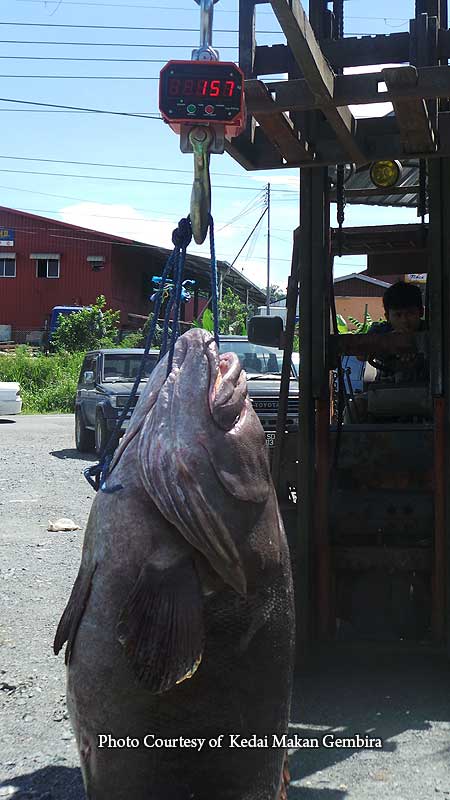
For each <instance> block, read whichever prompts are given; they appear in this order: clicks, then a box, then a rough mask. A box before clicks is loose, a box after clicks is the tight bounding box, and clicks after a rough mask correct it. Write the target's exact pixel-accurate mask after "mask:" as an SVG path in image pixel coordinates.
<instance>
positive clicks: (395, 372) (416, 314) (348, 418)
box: [344, 281, 429, 423]
mask: <svg viewBox="0 0 450 800" xmlns="http://www.w3.org/2000/svg"><path fill="white" fill-rule="evenodd" d="M383 306H384V313H385V317H386V319H385V320H384V321H383V322H374V323H373V324H372V325H371V327H370V328H369V331H368V333H371V334H386V333H420V332H423V331H426V330H427V324H426V322H425V320H424V319H423V313H424V307H423V301H422V293H421V291H420V288H419V287H418V286H415V285H414V284H411V283H404V282H403V281H399V282H398V283H394V284H393V285H392V286H389V288H388V289H386V291H385V293H384V296H383ZM361 360H362V359H361ZM368 363H369V364H371V365H372V366H373V367H375V368H376V370H377V372H376V377H375V379H374V380H375V382H376V383H382V384H383V385H385V386H386V384H388V385H391V386H392V384H395V385H397V386H398V385H399V384H401V385H403V386H405V385H408V384H409V385H412V384H422V385H423V384H424V383H426V382H427V381H428V376H429V365H428V362H427V361H426V359H425V358H424V355H423V353H411V354H406V355H405V354H403V355H400V354H399V353H396V354H393V355H389V356H384V357H383V358H374V357H372V358H371V357H370V356H369V358H368ZM374 388H375V387H374ZM386 397H387V396H386ZM390 397H392V395H390ZM399 399H400V398H399ZM369 411H370V409H369V407H368V393H367V392H363V393H361V394H359V395H356V396H353V398H352V399H351V401H350V402H348V403H347V407H346V410H345V414H344V422H350V423H351V422H366V421H367V420H368V413H369ZM392 412H393V414H392V417H396V416H397V414H396V412H395V410H394V409H392ZM381 416H386V414H385V413H384V412H383V413H382V414H381Z"/></svg>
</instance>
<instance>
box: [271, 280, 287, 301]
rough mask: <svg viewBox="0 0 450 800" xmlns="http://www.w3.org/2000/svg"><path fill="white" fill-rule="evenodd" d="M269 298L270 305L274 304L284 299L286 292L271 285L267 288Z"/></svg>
mask: <svg viewBox="0 0 450 800" xmlns="http://www.w3.org/2000/svg"><path fill="white" fill-rule="evenodd" d="M269 297H270V302H271V303H276V301H277V300H282V299H283V298H285V297H286V292H283V290H282V288H281V287H280V286H277V285H276V284H271V285H270V286H269Z"/></svg>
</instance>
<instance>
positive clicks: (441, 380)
mask: <svg viewBox="0 0 450 800" xmlns="http://www.w3.org/2000/svg"><path fill="white" fill-rule="evenodd" d="M261 5H263V6H264V7H265V6H270V7H271V8H272V10H273V13H274V15H275V17H276V19H277V20H278V23H279V25H280V27H281V30H282V32H283V34H284V38H285V41H284V42H282V43H280V44H276V45H272V46H265V45H258V44H257V41H256V34H255V19H256V10H257V9H259V8H260V7H261ZM331 6H332V8H331ZM239 16H240V26H239V45H240V60H239V65H240V68H241V70H242V71H243V72H244V75H245V96H246V110H247V122H246V128H245V130H244V131H243V132H242V133H241V134H240V135H239V136H237V137H236V138H234V139H232V140H231V141H228V142H227V143H226V146H225V147H226V150H227V151H228V152H229V154H230V155H231V156H232V157H233V158H234V159H235V160H236V161H238V162H239V163H240V164H241V165H242V166H244V167H245V168H246V169H247V170H262V169H263V170H265V171H267V170H268V169H279V168H292V167H298V168H299V170H300V224H299V227H298V228H297V229H296V230H295V232H294V236H293V256H292V269H291V276H290V279H289V286H288V298H287V321H286V324H285V326H283V324H282V321H281V320H280V319H278V320H277V319H276V318H270V317H266V318H264V317H254V318H253V319H252V320H251V321H250V323H249V339H250V340H251V341H254V342H258V343H261V344H266V345H269V344H270V345H272V346H279V347H281V348H282V349H284V365H285V368H284V371H283V379H282V388H281V396H280V406H279V415H278V423H277V438H276V449H275V453H274V458H273V462H272V470H273V478H274V482H275V485H276V488H277V491H278V495H279V500H280V506H281V509H282V514H283V518H284V522H285V527H286V530H287V534H288V539H289V542H290V546H291V555H292V560H293V570H294V580H295V586H296V607H297V650H298V655H299V660H302V659H304V658H305V654H308V653H309V652H311V651H312V650H313V649H314V647H315V645H316V644H320V643H327V644H328V645H329V644H330V643H335V644H337V643H339V642H368V641H375V642H397V643H399V645H400V646H401V644H402V643H404V642H409V643H412V642H415V643H423V642H425V643H429V644H430V645H431V646H432V647H438V648H441V649H443V648H444V649H447V651H448V650H449V648H450V629H449V625H450V613H449V598H450V592H449V589H448V586H449V566H450V557H449V556H450V551H449V547H450V535H449V527H450V470H449V464H448V457H447V453H448V450H449V433H450V352H449V350H450V111H449V106H448V99H447V98H450V68H449V66H448V58H449V57H450V30H448V29H447V28H448V18H447V3H446V2H444V1H443V0H416V2H415V4H414V3H413V2H411V20H410V25H409V30H408V31H406V32H401V33H393V34H390V35H382V36H381V35H380V36H371V37H361V38H356V37H355V38H352V37H345V36H344V29H345V24H344V23H345V20H344V2H343V0H334V2H333V3H329V2H327V0H310V2H309V16H308V15H307V14H306V13H305V11H304V9H303V7H302V5H301V2H300V0H289V1H288V0H271V1H270V3H264V2H263V3H261V2H260V0H240V14H239ZM371 65H379V66H378V67H377V71H376V72H369V71H368V72H364V71H363V72H361V70H363V68H364V66H367V67H368V66H371ZM384 65H389V66H384ZM392 65H394V66H392ZM350 67H351V68H358V71H357V72H356V73H355V72H353V73H352V74H348V73H346V72H345V69H346V68H350ZM372 68H373V67H372ZM275 74H285V75H286V76H287V79H285V80H276V81H274V80H273V79H269V80H268V81H267V82H265V81H264V80H263V78H264V77H265V76H269V75H275ZM386 101H389V102H390V103H392V107H393V111H392V112H391V113H389V114H387V115H386V116H382V117H380V116H378V117H376V116H375V114H374V116H373V117H371V118H365V119H356V118H355V116H354V114H353V113H352V110H351V109H352V108H353V107H354V106H356V105H358V104H363V103H364V104H372V103H373V104H376V103H380V102H386ZM332 203H336V206H337V223H336V225H334V221H333V220H332V218H331V204H332ZM349 203H359V204H367V205H369V204H370V205H377V204H379V205H384V206H391V205H401V206H409V207H415V208H416V209H417V217H418V221H417V223H414V224H409V225H383V226H366V227H357V228H355V227H346V226H345V206H346V204H349ZM356 254H361V255H365V256H367V265H368V266H367V274H368V275H369V276H370V275H371V276H377V277H382V276H387V275H405V276H406V275H410V274H411V273H416V274H418V273H420V274H422V275H426V289H425V322H426V325H425V326H424V327H426V330H424V331H423V332H420V333H417V334H394V333H386V334H385V335H383V336H380V335H375V334H372V333H368V334H348V333H347V334H342V333H339V330H338V326H337V320H336V309H335V302H334V296H333V266H334V261H335V258H336V257H338V256H341V255H356ZM298 297H299V298H300V321H299V333H300V409H299V431H298V433H289V432H287V431H286V425H285V415H286V408H287V391H288V364H289V363H290V360H291V352H292V347H293V338H294V328H295V309H296V306H297V300H298ZM348 356H356V357H357V358H359V359H361V360H362V361H364V360H368V359H370V360H375V363H377V362H378V361H379V360H383V359H384V358H386V357H389V358H392V357H396V356H400V357H403V356H407V357H408V358H409V359H412V360H413V361H414V360H416V361H417V360H422V362H424V363H426V364H427V365H428V375H427V379H426V380H421V381H412V382H411V381H409V382H402V380H394V381H391V382H389V383H388V384H383V382H382V381H381V382H380V381H374V382H372V383H371V384H367V385H366V386H365V387H364V388H365V390H366V397H367V406H368V413H367V415H366V416H365V418H364V419H360V418H358V417H357V415H356V416H355V415H353V417H352V413H351V411H352V409H351V402H349V397H348V395H349V392H348V385H347V383H346V381H345V375H344V371H343V368H342V364H343V359H344V358H346V357H348ZM333 375H334V376H337V379H336V380H334V381H333ZM350 400H351V398H350ZM293 499H294V500H295V502H294V501H293Z"/></svg>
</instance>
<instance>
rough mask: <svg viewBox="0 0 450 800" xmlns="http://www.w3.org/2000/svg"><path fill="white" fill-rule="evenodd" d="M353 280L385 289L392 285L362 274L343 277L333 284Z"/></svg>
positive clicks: (336, 279)
mask: <svg viewBox="0 0 450 800" xmlns="http://www.w3.org/2000/svg"><path fill="white" fill-rule="evenodd" d="M351 280H358V281H363V283H371V284H373V285H374V286H379V287H380V288H383V289H387V287H388V286H390V285H391V284H390V283H386V281H380V280H378V278H369V277H368V276H367V275H363V274H362V273H360V272H352V273H351V275H342V277H340V278H335V279H334V281H333V283H342V281H351Z"/></svg>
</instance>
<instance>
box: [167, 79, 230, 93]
mask: <svg viewBox="0 0 450 800" xmlns="http://www.w3.org/2000/svg"><path fill="white" fill-rule="evenodd" d="M235 89H236V81H232V80H219V79H215V80H206V78H169V86H168V93H169V96H170V97H189V98H194V97H195V98H201V97H220V98H225V97H233V95H234V92H235Z"/></svg>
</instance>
